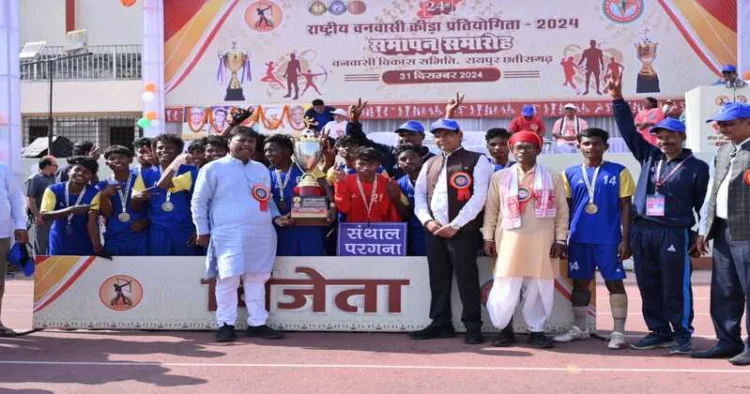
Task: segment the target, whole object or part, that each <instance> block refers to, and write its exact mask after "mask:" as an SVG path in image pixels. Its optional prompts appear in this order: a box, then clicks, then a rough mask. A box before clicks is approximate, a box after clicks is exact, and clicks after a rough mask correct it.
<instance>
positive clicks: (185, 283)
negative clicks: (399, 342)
mask: <svg viewBox="0 0 750 394" xmlns="http://www.w3.org/2000/svg"><path fill="white" fill-rule="evenodd" d="M478 264H479V278H480V280H481V282H480V285H481V287H482V297H483V300H486V297H487V295H488V294H489V290H490V288H491V286H492V277H493V276H492V274H491V272H490V266H491V262H490V260H489V259H486V258H480V259H479V261H478ZM176 266H179V267H180V269H177V270H176V269H175V267H176ZM560 269H561V272H562V273H563V275H564V272H567V271H565V270H566V269H567V267H566V265H565V264H561V268H560ZM204 271H205V264H204V259H203V258H201V257H114V259H113V260H112V261H110V260H104V259H101V258H97V257H94V256H54V257H41V258H39V261H37V267H36V274H35V275H34V327H36V328H65V327H68V328H83V329H86V328H102V329H157V330H201V329H214V328H216V322H215V316H214V311H215V310H216V301H215V299H214V296H213V283H214V281H213V280H208V281H207V280H202V279H201V278H202V276H203V274H204ZM454 286H455V284H454ZM266 289H267V301H266V302H267V306H268V310H269V311H270V318H269V322H268V324H269V325H270V326H272V327H274V328H277V329H282V330H294V331H383V332H406V331H411V330H416V329H421V328H423V327H425V326H427V325H428V324H429V323H430V319H429V317H428V311H429V309H430V280H429V275H428V268H427V260H426V259H425V258H424V257H399V258H393V257H279V258H277V260H276V265H275V266H274V271H273V273H272V277H271V279H270V280H269V282H268V283H267V285H266ZM555 289H556V292H555V300H554V302H555V304H554V310H553V313H552V316H551V317H550V318H549V320H548V321H547V329H548V330H549V331H550V332H561V331H565V330H566V329H568V328H569V327H570V325H571V324H572V322H573V312H572V309H571V304H570V292H571V289H572V284H571V282H570V281H569V280H568V279H564V278H563V277H561V278H559V279H558V280H557V281H556V283H555ZM594 294H595V293H594ZM241 299H242V298H241V297H240V300H241ZM452 303H453V310H454V313H453V316H454V321H453V324H454V325H455V327H456V328H457V329H459V330H462V329H464V328H463V325H462V324H461V321H460V316H461V312H460V311H461V302H460V300H459V295H458V291H457V289H455V287H454V291H453V292H452ZM593 303H594V301H593V300H592V306H591V308H590V311H589V312H590V314H591V315H595V313H596V312H595V311H596V307H595V305H594V304H593ZM241 306H242V305H241ZM246 317H247V314H246V311H245V309H244V308H243V309H242V310H241V311H240V318H239V319H238V322H237V326H238V328H244V327H245V321H246V320H245V319H246ZM590 320H591V321H592V324H593V322H594V321H595V319H590ZM483 321H484V325H483V327H482V328H483V330H485V331H497V330H496V329H495V328H494V327H492V324H491V323H490V320H489V318H488V317H487V313H486V311H483ZM514 324H515V329H516V330H517V331H524V330H525V325H524V323H523V317H522V316H521V314H520V309H519V310H517V314H516V317H515V318H514Z"/></svg>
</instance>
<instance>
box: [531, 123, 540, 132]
mask: <svg viewBox="0 0 750 394" xmlns="http://www.w3.org/2000/svg"><path fill="white" fill-rule="evenodd" d="M529 128H530V129H531V131H537V130H539V125H538V124H536V123H532V124H530V125H529Z"/></svg>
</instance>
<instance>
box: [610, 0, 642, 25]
mask: <svg viewBox="0 0 750 394" xmlns="http://www.w3.org/2000/svg"><path fill="white" fill-rule="evenodd" d="M645 8H646V4H645V3H644V1H643V0H604V2H603V3H602V12H603V13H604V16H606V17H607V19H609V20H610V21H612V22H614V23H621V24H624V23H630V22H633V21H635V20H636V19H638V18H640V17H641V15H643V11H644V9H645Z"/></svg>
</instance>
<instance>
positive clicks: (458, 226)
mask: <svg viewBox="0 0 750 394" xmlns="http://www.w3.org/2000/svg"><path fill="white" fill-rule="evenodd" d="M451 228H452V229H454V230H460V229H461V226H460V225H459V224H458V223H451Z"/></svg>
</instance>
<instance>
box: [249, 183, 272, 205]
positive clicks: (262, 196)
mask: <svg viewBox="0 0 750 394" xmlns="http://www.w3.org/2000/svg"><path fill="white" fill-rule="evenodd" d="M252 193H253V198H254V199H256V200H258V201H260V202H266V201H268V200H270V199H271V192H270V191H269V190H268V189H266V187H265V186H263V185H255V186H253V190H252Z"/></svg>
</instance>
